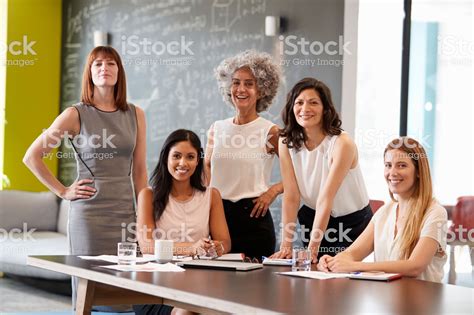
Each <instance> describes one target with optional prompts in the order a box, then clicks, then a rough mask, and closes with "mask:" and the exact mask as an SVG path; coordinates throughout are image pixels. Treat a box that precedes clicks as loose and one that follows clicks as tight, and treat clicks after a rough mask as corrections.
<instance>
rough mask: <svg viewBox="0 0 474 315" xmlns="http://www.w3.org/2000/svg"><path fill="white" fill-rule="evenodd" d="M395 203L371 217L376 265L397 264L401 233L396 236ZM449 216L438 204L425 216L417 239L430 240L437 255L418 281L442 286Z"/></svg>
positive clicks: (434, 204)
mask: <svg viewBox="0 0 474 315" xmlns="http://www.w3.org/2000/svg"><path fill="white" fill-rule="evenodd" d="M397 205H398V204H397V203H394V202H391V203H389V204H387V205H384V206H383V207H382V208H380V209H379V210H378V211H377V212H376V213H375V214H374V216H373V217H372V222H373V223H374V259H375V261H394V260H400V243H401V235H402V233H400V232H399V233H397V236H395V238H394V234H395V224H396V212H397ZM447 222H448V215H447V212H446V209H444V208H443V207H442V206H441V205H440V204H439V203H437V202H433V203H432V205H431V206H430V208H429V209H428V211H427V212H426V214H425V219H424V222H423V224H422V227H421V233H420V238H422V237H430V238H432V239H434V240H435V241H437V242H438V244H439V245H438V246H439V247H438V253H437V254H436V255H435V256H434V257H433V259H432V260H431V262H430V264H429V265H428V267H426V270H425V271H423V273H422V274H421V275H420V276H419V277H418V279H421V280H428V281H433V282H441V280H442V279H443V266H444V264H445V263H446V259H447V257H446V254H445V252H446V233H447V232H446V231H447V229H446V226H447Z"/></svg>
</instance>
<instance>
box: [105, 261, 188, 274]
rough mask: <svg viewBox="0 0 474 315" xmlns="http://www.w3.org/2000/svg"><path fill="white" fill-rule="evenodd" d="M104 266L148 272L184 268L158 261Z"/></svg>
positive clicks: (180, 270)
mask: <svg viewBox="0 0 474 315" xmlns="http://www.w3.org/2000/svg"><path fill="white" fill-rule="evenodd" d="M100 267H102V268H108V269H114V270H119V271H147V272H154V271H160V272H182V271H184V269H183V268H181V267H179V266H176V265H175V264H172V263H167V264H157V263H151V262H149V263H146V264H138V265H137V264H135V265H107V266H100Z"/></svg>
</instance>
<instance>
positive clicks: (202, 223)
mask: <svg viewBox="0 0 474 315" xmlns="http://www.w3.org/2000/svg"><path fill="white" fill-rule="evenodd" d="M211 196H212V189H211V188H208V189H206V191H199V190H194V194H193V196H192V197H191V198H190V199H189V200H186V201H179V200H176V199H174V198H173V196H171V194H170V196H169V199H168V204H167V205H166V208H165V211H164V212H163V214H162V215H161V217H160V219H159V220H158V221H156V228H157V229H156V232H155V233H156V235H153V236H154V237H155V238H156V239H167V240H173V241H175V242H196V241H198V240H199V239H201V238H207V237H208V236H209V213H210V210H211Z"/></svg>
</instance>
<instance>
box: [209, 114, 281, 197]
mask: <svg viewBox="0 0 474 315" xmlns="http://www.w3.org/2000/svg"><path fill="white" fill-rule="evenodd" d="M274 125H275V124H274V123H272V122H271V121H269V120H266V119H264V118H262V117H258V118H257V119H255V120H253V121H251V122H249V123H247V124H243V125H237V124H234V122H233V118H228V119H225V120H218V121H216V122H215V123H214V129H213V131H214V147H213V151H212V157H211V183H210V186H211V187H215V188H217V189H218V190H219V192H220V193H221V196H222V199H227V200H231V201H233V202H235V201H238V200H241V199H244V198H253V197H258V196H260V195H261V194H263V193H264V192H266V191H267V190H268V188H270V177H271V173H272V167H273V161H274V160H275V154H268V153H267V142H268V141H269V140H270V139H269V135H268V133H269V132H270V129H271V128H272V127H273V126H274Z"/></svg>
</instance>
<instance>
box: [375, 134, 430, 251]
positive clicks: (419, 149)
mask: <svg viewBox="0 0 474 315" xmlns="http://www.w3.org/2000/svg"><path fill="white" fill-rule="evenodd" d="M390 150H400V151H402V152H404V153H406V154H407V156H408V157H410V159H411V161H412V162H413V165H414V166H415V183H414V185H415V189H414V191H413V194H412V195H411V197H410V200H409V202H408V205H409V212H408V217H407V221H406V223H405V227H404V229H403V234H402V236H401V244H400V259H408V258H409V257H410V255H411V253H412V252H413V249H415V246H416V243H417V242H418V240H419V238H420V232H421V226H422V224H423V220H424V218H425V214H426V211H427V210H428V209H429V206H430V205H431V203H432V202H433V187H432V182H431V173H430V165H429V163H428V155H427V154H426V151H425V149H424V148H423V146H422V145H421V144H420V143H419V142H418V141H416V140H414V139H412V138H409V137H401V138H397V139H394V140H392V141H391V142H390V143H389V144H388V145H387V147H386V148H385V150H384V153H383V156H384V159H385V154H386V153H387V152H388V151H390ZM389 193H390V198H392V201H393V202H397V200H396V198H395V196H394V195H393V193H392V192H391V191H389Z"/></svg>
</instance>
